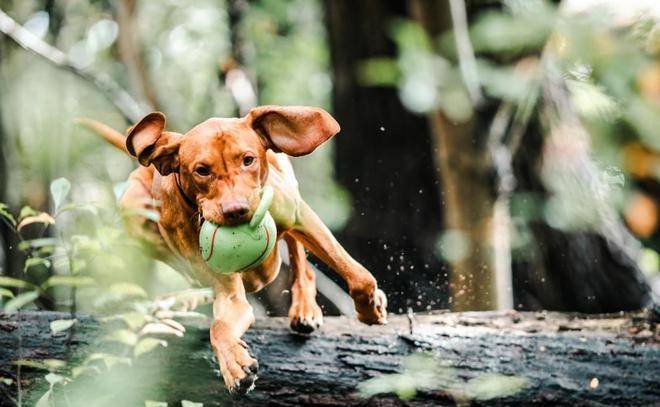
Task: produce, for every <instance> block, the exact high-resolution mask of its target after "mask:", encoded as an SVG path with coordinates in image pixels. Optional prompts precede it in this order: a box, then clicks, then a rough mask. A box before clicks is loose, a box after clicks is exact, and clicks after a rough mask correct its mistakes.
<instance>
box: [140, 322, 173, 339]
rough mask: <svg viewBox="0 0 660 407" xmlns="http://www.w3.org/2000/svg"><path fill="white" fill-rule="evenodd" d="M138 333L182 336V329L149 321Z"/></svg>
mask: <svg viewBox="0 0 660 407" xmlns="http://www.w3.org/2000/svg"><path fill="white" fill-rule="evenodd" d="M140 335H175V336H178V337H182V336H183V331H182V330H180V329H176V328H174V327H172V326H170V325H167V324H163V323H155V322H153V323H149V324H147V325H145V326H144V328H142V330H141V331H140Z"/></svg>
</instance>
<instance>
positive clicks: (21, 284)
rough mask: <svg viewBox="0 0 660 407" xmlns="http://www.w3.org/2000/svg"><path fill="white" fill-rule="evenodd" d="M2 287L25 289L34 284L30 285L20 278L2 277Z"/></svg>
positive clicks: (0, 280)
mask: <svg viewBox="0 0 660 407" xmlns="http://www.w3.org/2000/svg"><path fill="white" fill-rule="evenodd" d="M0 286H1V287H16V288H25V287H31V286H32V284H30V283H28V282H27V281H23V280H19V279H18V278H13V277H5V276H0Z"/></svg>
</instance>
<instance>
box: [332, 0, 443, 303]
mask: <svg viewBox="0 0 660 407" xmlns="http://www.w3.org/2000/svg"><path fill="white" fill-rule="evenodd" d="M325 5H326V19H327V21H326V24H327V28H328V33H329V42H330V55H331V57H332V73H333V83H334V87H333V112H334V115H335V117H336V118H337V120H338V121H339V123H340V124H341V127H342V131H341V133H340V134H339V135H338V136H337V137H336V138H335V143H336V144H335V145H336V156H335V163H336V174H337V180H338V182H339V183H340V184H341V185H343V186H344V187H345V188H346V189H347V190H348V191H349V192H350V193H351V196H352V199H353V202H352V207H353V208H354V211H353V213H352V215H351V217H350V220H349V221H348V223H347V226H346V228H345V230H344V231H343V232H342V233H339V234H338V237H339V239H340V241H341V242H342V244H344V245H345V246H346V248H347V249H348V251H349V252H351V254H352V255H354V256H355V257H356V258H357V260H359V261H360V262H362V263H363V264H364V265H365V266H366V267H367V268H368V269H369V270H370V271H371V272H372V273H373V274H374V276H375V277H376V279H377V280H378V282H379V284H380V286H381V288H383V289H384V290H385V292H386V293H387V294H388V297H389V301H390V309H391V310H392V311H395V312H396V311H399V312H401V311H405V310H406V309H407V308H408V307H411V308H413V309H416V310H420V309H427V307H429V308H431V307H432V308H446V306H447V298H448V294H447V269H446V267H445V265H444V264H443V263H442V262H440V260H439V259H438V257H437V255H436V254H435V243H436V240H437V237H438V234H439V232H440V230H441V227H442V217H443V210H444V209H443V207H442V205H441V198H440V196H439V188H438V180H437V178H436V175H435V173H436V171H435V165H434V161H433V156H432V148H433V147H432V145H431V143H432V140H431V136H430V130H429V124H428V121H427V120H426V118H425V117H423V116H418V115H415V114H413V113H411V112H409V111H407V110H406V108H405V107H404V106H403V105H402V103H401V101H400V99H399V95H398V92H397V90H396V89H395V88H393V87H384V86H369V85H367V84H364V83H362V82H361V81H360V79H359V74H358V71H359V69H360V66H361V63H362V62H364V61H365V60H366V59H368V58H373V57H390V58H394V57H395V55H396V47H395V45H394V43H393V42H392V40H391V38H390V34H389V32H390V28H391V24H392V23H393V22H394V21H395V20H396V19H397V18H406V17H408V5H407V2H406V1H378V0H365V1H359V2H354V1H348V0H339V1H335V0H328V1H326V2H325Z"/></svg>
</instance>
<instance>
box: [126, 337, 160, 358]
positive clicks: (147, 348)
mask: <svg viewBox="0 0 660 407" xmlns="http://www.w3.org/2000/svg"><path fill="white" fill-rule="evenodd" d="M158 346H162V347H167V342H166V341H164V340H162V339H156V338H144V339H140V341H139V342H138V343H137V345H135V348H134V349H133V354H134V355H135V357H138V356H140V355H143V354H145V353H148V352H151V351H152V350H154V349H156V348H157V347H158Z"/></svg>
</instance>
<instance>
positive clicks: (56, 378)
mask: <svg viewBox="0 0 660 407" xmlns="http://www.w3.org/2000/svg"><path fill="white" fill-rule="evenodd" d="M44 378H45V379H46V381H47V382H48V383H50V385H51V386H53V385H54V384H58V383H62V382H64V381H65V380H66V377H64V376H62V375H58V374H57V373H48V374H47V375H46V376H45V377H44Z"/></svg>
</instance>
